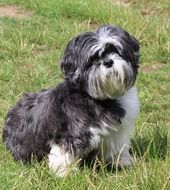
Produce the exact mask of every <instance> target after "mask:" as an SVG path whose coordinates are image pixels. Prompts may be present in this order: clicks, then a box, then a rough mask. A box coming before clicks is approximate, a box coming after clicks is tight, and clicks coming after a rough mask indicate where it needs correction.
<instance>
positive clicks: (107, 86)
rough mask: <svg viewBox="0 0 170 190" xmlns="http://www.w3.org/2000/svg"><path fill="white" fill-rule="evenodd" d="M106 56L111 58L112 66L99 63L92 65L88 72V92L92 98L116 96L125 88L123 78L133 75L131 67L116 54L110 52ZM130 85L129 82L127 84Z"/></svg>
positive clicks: (122, 92)
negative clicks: (108, 66)
mask: <svg viewBox="0 0 170 190" xmlns="http://www.w3.org/2000/svg"><path fill="white" fill-rule="evenodd" d="M108 58H109V59H111V60H113V62H114V64H113V66H112V67H110V68H107V67H106V66H104V65H103V63H101V65H100V66H96V65H94V66H93V67H92V68H91V70H90V72H89V80H88V92H89V94H90V95H91V96H92V97H93V98H99V99H105V98H111V99H113V98H116V97H117V96H120V95H122V94H124V92H125V91H126V90H127V89H126V88H127V87H126V86H125V84H124V80H125V75H126V77H131V76H132V75H133V71H132V68H131V66H130V64H129V63H127V62H126V61H125V60H124V59H123V58H121V57H120V56H119V55H118V54H110V55H108ZM129 86H131V84H129Z"/></svg>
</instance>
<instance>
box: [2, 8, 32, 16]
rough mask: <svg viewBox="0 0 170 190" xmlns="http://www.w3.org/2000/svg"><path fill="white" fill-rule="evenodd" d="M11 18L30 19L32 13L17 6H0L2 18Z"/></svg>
mask: <svg viewBox="0 0 170 190" xmlns="http://www.w3.org/2000/svg"><path fill="white" fill-rule="evenodd" d="M4 16H6V17H11V18H20V19H22V18H30V17H31V16H32V13H31V12H28V11H25V10H23V9H21V8H19V7H17V6H15V5H4V6H0V17H4Z"/></svg>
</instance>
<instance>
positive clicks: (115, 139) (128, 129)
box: [90, 87, 139, 166]
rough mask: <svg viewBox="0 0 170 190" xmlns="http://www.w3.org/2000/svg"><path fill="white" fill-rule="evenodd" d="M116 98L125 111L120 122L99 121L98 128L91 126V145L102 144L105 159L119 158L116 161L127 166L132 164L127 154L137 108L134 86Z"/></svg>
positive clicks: (98, 145) (113, 159) (114, 159)
mask: <svg viewBox="0 0 170 190" xmlns="http://www.w3.org/2000/svg"><path fill="white" fill-rule="evenodd" d="M118 99H119V101H120V102H121V105H122V106H123V108H124V109H125V111H126V116H125V117H124V119H123V121H122V124H121V125H118V126H108V125H107V124H106V123H103V122H101V128H100V129H99V128H93V127H91V128H90V129H91V132H92V134H93V138H92V140H91V145H92V146H94V148H97V147H100V146H102V152H103V156H104V160H105V161H114V162H117V160H118V159H119V160H118V162H119V163H120V164H121V165H122V166H124V165H126V166H129V165H131V164H132V159H131V157H130V154H129V144H130V135H131V133H132V131H133V127H134V123H135V120H136V117H137V113H138V110H139V102H138V99H137V92H136V89H135V87H133V88H131V89H129V90H128V91H127V93H126V94H124V95H123V96H122V97H120V98H118ZM115 129H116V130H115Z"/></svg>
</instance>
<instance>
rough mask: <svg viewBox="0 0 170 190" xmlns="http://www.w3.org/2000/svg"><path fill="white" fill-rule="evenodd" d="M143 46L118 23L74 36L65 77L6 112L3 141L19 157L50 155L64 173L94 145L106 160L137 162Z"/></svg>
mask: <svg viewBox="0 0 170 190" xmlns="http://www.w3.org/2000/svg"><path fill="white" fill-rule="evenodd" d="M139 50H140V47H139V42H138V41H137V39H135V38H134V37H133V36H131V35H130V34H129V33H128V32H126V31H125V30H124V29H122V28H121V27H119V26H115V25H105V26H101V27H99V28H98V29H97V30H96V31H95V32H85V33H82V34H80V35H78V36H77V37H75V38H73V39H72V40H70V41H69V43H68V45H67V47H66V49H65V51H64V55H63V58H62V60H61V70H62V72H63V74H64V81H63V82H62V83H60V84H59V85H58V86H56V87H55V88H50V89H44V90H42V91H40V92H38V93H27V94H25V95H23V97H22V98H21V99H20V100H19V102H18V103H17V104H16V106H14V107H13V108H11V109H10V111H9V112H8V113H7V116H6V119H5V124H4V128H3V141H4V142H5V144H6V146H7V148H8V149H9V150H10V152H11V153H12V155H13V157H14V159H15V160H19V161H23V162H30V161H31V160H32V157H34V158H36V159H37V160H41V159H43V158H44V157H45V156H48V163H49V168H51V169H52V170H53V171H54V172H55V173H56V175H58V176H59V177H63V176H65V175H67V174H68V172H69V168H70V166H71V165H72V164H74V163H76V162H77V161H78V160H80V159H83V158H85V157H86V156H87V155H89V154H90V153H91V152H92V151H94V150H97V154H98V155H102V156H103V159H104V161H105V162H106V163H109V162H111V163H113V164H115V163H117V162H118V164H119V165H120V166H122V167H123V166H131V165H133V159H132V158H131V156H130V153H129V147H130V135H131V134H132V132H133V128H134V124H135V121H136V117H137V114H138V111H139V101H138V97H137V90H136V88H135V86H134V85H135V81H136V77H137V74H138V67H139ZM101 146H102V148H101Z"/></svg>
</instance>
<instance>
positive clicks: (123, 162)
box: [118, 156, 134, 168]
mask: <svg viewBox="0 0 170 190" xmlns="http://www.w3.org/2000/svg"><path fill="white" fill-rule="evenodd" d="M118 165H119V167H121V168H124V167H132V166H133V165H134V159H133V158H132V157H131V156H127V157H121V158H120V159H119V161H118Z"/></svg>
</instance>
